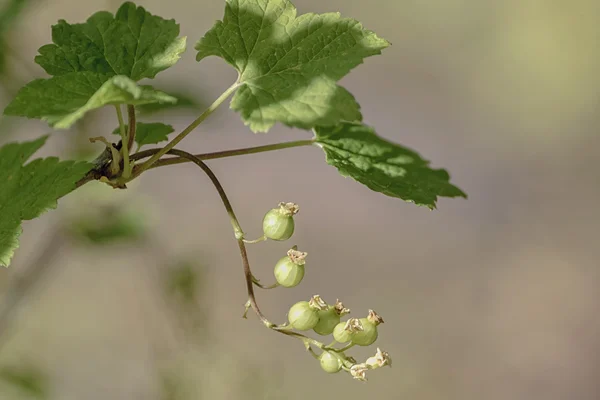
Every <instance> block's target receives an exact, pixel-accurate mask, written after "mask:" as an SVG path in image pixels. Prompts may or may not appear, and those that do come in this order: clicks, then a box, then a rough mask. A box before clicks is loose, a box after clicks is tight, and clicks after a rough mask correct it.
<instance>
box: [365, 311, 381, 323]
mask: <svg viewBox="0 0 600 400" xmlns="http://www.w3.org/2000/svg"><path fill="white" fill-rule="evenodd" d="M367 319H368V320H369V321H371V322H372V323H373V324H374V325H375V326H377V325H379V324H383V318H381V316H380V315H379V314H377V313H376V312H375V311H373V310H369V315H368V316H367Z"/></svg>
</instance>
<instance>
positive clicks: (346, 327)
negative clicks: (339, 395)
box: [246, 203, 392, 381]
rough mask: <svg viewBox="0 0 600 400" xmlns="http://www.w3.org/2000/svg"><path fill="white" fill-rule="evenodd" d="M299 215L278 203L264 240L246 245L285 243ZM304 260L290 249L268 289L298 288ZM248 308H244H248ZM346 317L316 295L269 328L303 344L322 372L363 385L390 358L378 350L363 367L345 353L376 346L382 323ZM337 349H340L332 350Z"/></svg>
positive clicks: (269, 215)
mask: <svg viewBox="0 0 600 400" xmlns="http://www.w3.org/2000/svg"><path fill="white" fill-rule="evenodd" d="M298 211H299V207H298V205H297V204H294V203H279V206H278V207H277V208H274V209H272V210H270V211H269V212H267V214H266V215H265V217H264V219H263V232H264V236H263V237H262V238H261V239H259V240H255V241H246V243H256V242H259V241H262V240H266V239H271V240H277V241H284V240H288V239H289V238H291V237H292V235H293V233H294V228H295V223H294V215H296V214H297V213H298ZM306 257H307V253H305V252H302V251H299V250H298V248H297V247H296V246H294V247H292V248H291V249H290V250H289V251H288V252H287V255H286V256H284V257H282V258H281V259H279V261H277V263H276V264H275V268H274V275H275V280H276V281H277V284H275V285H273V286H270V287H268V288H272V287H277V286H283V287H286V288H291V287H295V286H297V285H298V284H300V282H301V281H302V279H303V278H304V274H305V264H306ZM253 279H254V278H253ZM254 284H257V285H258V286H260V287H262V288H265V287H264V286H262V285H260V284H259V283H258V280H255V281H254ZM249 304H250V303H248V305H247V307H249V306H250V305H249ZM348 313H350V310H349V309H347V308H346V307H344V304H343V303H342V302H341V301H340V300H336V302H335V304H333V305H329V304H327V303H326V302H325V301H324V300H323V299H322V298H321V297H320V296H319V295H315V296H312V297H311V298H310V299H309V300H308V301H299V302H297V303H296V304H294V305H293V306H292V307H291V308H290V309H289V311H288V315H287V318H288V323H287V324H284V325H272V326H271V328H272V329H275V330H277V331H279V332H281V333H284V334H288V335H291V336H294V337H297V338H300V339H301V340H303V341H304V344H305V346H306V348H307V350H308V351H310V353H311V354H312V355H313V356H314V357H315V358H316V359H318V360H319V363H320V365H321V368H322V369H323V370H324V371H326V372H328V373H336V372H339V371H341V370H344V371H346V372H348V373H349V374H351V375H352V376H353V377H354V378H355V379H358V380H361V381H366V380H367V378H366V372H367V371H368V370H371V369H376V368H380V367H383V366H386V365H389V366H391V365H392V360H391V358H390V356H389V354H388V353H386V352H385V351H382V350H381V349H379V348H378V349H377V352H376V354H375V355H374V356H373V357H369V358H368V359H367V360H366V361H365V362H363V363H358V362H357V361H356V360H355V359H354V358H353V357H351V356H348V355H346V354H345V352H346V351H347V350H348V349H350V348H351V347H353V346H355V345H358V346H370V345H372V344H373V343H375V341H376V340H377V337H378V336H379V333H378V328H377V327H378V325H380V324H382V323H383V318H381V317H380V316H379V315H378V314H377V313H376V312H375V311H373V310H369V312H368V315H367V316H366V317H364V318H350V319H348V320H346V321H342V320H341V319H342V317H343V316H344V315H346V314H348ZM294 330H295V331H311V330H312V331H313V332H315V333H316V334H318V335H321V336H328V335H333V339H334V341H333V343H331V344H329V345H325V344H323V343H322V342H320V341H318V340H315V339H312V338H309V337H308V336H305V335H304V334H301V333H299V332H294ZM336 345H339V346H341V347H335V346H336ZM313 347H316V348H318V349H320V350H321V353H320V354H317V353H316V352H315V350H314V349H313Z"/></svg>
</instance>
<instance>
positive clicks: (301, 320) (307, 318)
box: [288, 301, 319, 331]
mask: <svg viewBox="0 0 600 400" xmlns="http://www.w3.org/2000/svg"><path fill="white" fill-rule="evenodd" d="M288 321H290V325H292V326H293V327H294V328H296V329H298V330H299V331H308V330H310V329H312V328H314V327H315V325H317V323H318V322H319V314H318V310H317V309H315V308H313V307H311V306H310V304H309V303H308V301H299V302H298V303H296V304H294V305H293V306H292V307H291V308H290V311H289V312H288Z"/></svg>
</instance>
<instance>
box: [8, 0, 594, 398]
mask: <svg viewBox="0 0 600 400" xmlns="http://www.w3.org/2000/svg"><path fill="white" fill-rule="evenodd" d="M138 4H140V5H143V6H145V7H146V8H147V9H148V10H149V11H151V12H152V13H154V14H158V15H161V16H163V17H172V18H175V19H176V20H177V21H178V22H179V23H180V24H181V27H182V34H183V35H187V36H188V40H189V45H188V51H187V53H186V54H185V55H184V57H183V59H182V60H181V61H180V62H179V63H178V64H177V65H175V67H173V68H171V69H170V70H168V71H166V72H163V73H161V74H160V75H159V78H158V79H157V80H156V82H155V83H153V84H155V86H158V87H161V88H165V89H167V88H170V87H180V88H185V89H187V90H188V92H190V93H196V94H197V96H198V97H199V98H202V99H206V101H212V99H213V98H216V97H217V96H218V95H219V94H220V93H221V92H222V91H223V90H224V89H225V88H227V87H228V86H229V84H230V83H231V82H232V81H233V80H234V79H235V76H236V75H235V72H234V71H233V69H232V68H230V67H229V66H227V65H226V64H225V63H224V62H223V61H222V60H219V59H215V58H212V59H207V60H205V61H203V62H202V63H200V64H198V63H196V62H195V60H194V54H195V53H194V51H193V49H192V47H193V44H194V43H195V41H196V40H198V39H199V38H200V37H201V36H202V35H203V33H204V32H205V31H206V30H208V29H209V28H210V27H211V26H212V24H213V22H214V21H215V20H217V19H220V18H221V16H222V13H223V8H224V2H223V1H220V0H219V1H185V0H170V1H159V0H147V1H146V0H141V1H139V2H138ZM295 4H296V6H297V7H298V9H299V12H300V13H305V12H327V11H340V12H341V13H342V14H343V15H344V16H351V17H354V18H357V19H359V20H361V21H362V22H363V23H364V25H365V26H366V27H367V28H369V29H372V30H374V31H376V32H377V33H378V34H379V35H380V36H382V37H385V38H386V39H388V40H390V41H391V42H392V43H393V46H392V47H391V48H389V49H387V50H386V51H385V52H384V55H383V56H379V57H374V58H371V59H368V60H367V61H366V63H365V64H364V65H361V66H360V67H358V68H357V69H356V70H355V71H353V72H352V73H351V74H350V75H349V76H348V77H346V78H344V79H343V81H342V84H343V85H344V86H345V87H347V88H348V89H349V90H350V91H351V92H352V93H353V94H354V95H355V96H356V97H357V99H358V100H359V102H360V103H361V105H362V109H363V112H364V118H365V120H366V121H367V122H368V123H370V124H372V125H374V126H375V127H376V128H377V130H378V132H379V133H380V134H381V135H382V136H385V137H387V138H389V139H391V140H394V141H396V142H400V143H402V144H404V145H406V146H409V147H412V148H414V149H416V150H418V151H419V152H420V153H421V154H422V155H423V156H424V157H425V158H428V159H430V160H432V162H433V165H434V166H436V167H444V168H447V169H448V170H449V171H450V173H451V175H452V178H453V181H454V183H456V184H457V185H458V186H460V187H461V188H463V189H464V190H465V191H466V192H467V193H468V194H469V199H468V200H466V201H465V200H460V199H457V200H450V199H442V200H441V201H440V202H439V209H438V210H437V211H434V212H430V211H428V210H426V209H425V208H418V207H415V206H414V205H412V204H407V203H403V202H401V201H400V200H398V199H393V198H387V197H385V196H383V195H380V194H377V193H372V192H370V191H369V190H368V189H366V188H365V187H363V186H361V185H359V184H356V183H355V182H353V181H351V180H349V179H342V178H341V177H340V176H338V174H337V172H336V171H335V170H334V169H333V168H331V167H328V166H327V165H326V164H325V163H324V162H323V155H322V154H321V152H320V151H319V150H318V149H316V148H299V149H291V150H284V151H280V152H274V153H266V154H263V155H254V156H244V157H238V158H232V159H226V160H215V161H213V162H211V163H210V165H211V166H212V167H213V168H214V170H215V172H216V173H217V174H218V176H219V177H221V180H222V182H223V184H224V186H225V188H226V189H227V191H228V193H229V195H230V197H231V199H232V202H233V204H234V207H235V208H236V211H237V213H238V216H239V218H240V220H241V223H242V225H243V227H244V229H245V230H246V231H247V233H248V234H249V236H259V234H260V221H261V219H262V216H263V214H264V213H265V212H266V211H267V210H268V209H269V208H271V207H272V206H274V205H275V204H276V203H277V202H279V201H282V200H285V201H291V200H293V201H295V202H297V203H299V204H300V206H301V211H300V213H299V214H298V216H297V233H296V235H295V237H294V238H293V242H294V243H296V244H298V246H299V247H300V248H301V249H303V250H305V251H308V252H309V263H308V266H307V275H306V278H305V280H304V282H303V283H302V285H300V286H299V287H297V288H294V289H288V290H283V289H279V290H275V291H269V292H259V294H258V296H259V297H258V300H259V302H260V303H261V304H262V306H263V308H264V311H265V313H266V314H267V315H268V316H270V317H271V318H272V319H273V320H276V321H283V320H284V318H285V313H286V311H287V309H288V307H289V306H290V305H291V304H293V303H294V302H296V301H298V300H301V299H307V298H308V297H309V296H310V295H313V294H316V293H318V294H320V295H322V296H323V297H324V298H325V299H326V300H328V301H334V300H335V299H336V298H337V297H339V298H341V299H343V300H344V302H345V303H346V305H347V306H348V307H350V308H351V309H352V311H353V314H355V315H357V316H360V315H362V314H364V313H366V311H367V310H368V309H369V308H373V309H375V310H377V312H378V313H380V314H381V315H382V316H383V317H384V318H385V324H384V325H382V326H381V327H380V338H379V340H378V345H379V346H380V347H382V348H383V349H385V350H387V351H388V352H390V353H391V355H392V357H393V359H394V366H393V368H391V369H382V370H377V371H373V372H372V373H370V375H369V376H370V382H369V383H368V384H361V383H358V382H353V381H352V380H351V379H350V378H349V377H348V376H347V375H345V374H339V375H335V376H328V375H327V374H325V373H324V372H323V371H321V369H320V368H319V366H318V364H317V363H316V362H315V360H314V359H312V358H311V357H310V356H309V355H308V354H306V353H305V352H304V350H303V347H302V345H301V343H299V342H296V341H294V340H292V339H290V338H287V337H284V336H283V335H278V334H276V333H274V332H270V331H268V330H266V329H265V328H264V327H263V326H262V325H261V324H260V323H258V322H257V321H256V318H254V317H253V316H251V317H250V318H249V319H248V320H244V319H242V318H240V316H241V314H242V312H243V304H244V302H245V300H246V298H245V289H244V282H243V275H242V271H241V264H240V260H239V254H238V252H237V248H236V243H235V241H234V240H233V238H232V233H231V227H230V225H229V224H228V221H227V217H226V214H225V212H224V211H223V210H222V206H221V204H220V200H219V198H218V196H217V195H216V193H215V192H214V190H213V189H212V187H211V186H210V183H209V182H208V180H207V179H206V178H205V177H204V176H203V175H202V174H201V173H200V172H199V171H198V170H197V168H195V167H193V166H189V165H182V166H175V167H170V168H164V169H160V170H156V171H152V172H150V173H148V174H147V175H145V176H144V177H143V178H142V179H140V180H139V182H137V183H136V184H133V185H132V187H131V189H130V190H129V191H128V192H129V193H123V192H117V191H112V190H108V189H107V190H108V192H109V193H108V195H112V196H113V198H115V199H117V200H118V201H122V202H125V201H128V199H131V198H134V199H137V200H136V201H140V202H142V203H143V207H144V209H147V210H148V211H147V216H148V218H149V221H150V223H151V224H152V227H153V230H152V233H151V236H152V240H153V241H154V242H153V244H151V245H134V246H126V245H124V246H110V247H102V248H95V247H93V246H78V245H75V244H73V243H71V244H69V243H68V244H66V245H65V246H63V247H61V250H60V252H59V254H58V258H57V259H56V261H55V262H54V263H53V265H52V270H51V271H48V274H47V275H45V276H44V278H43V279H42V281H41V282H39V283H38V284H37V286H36V287H35V290H33V291H32V293H31V294H30V295H29V296H27V297H26V299H25V301H24V302H22V304H21V306H20V307H18V309H17V310H15V314H14V315H13V319H12V323H11V324H10V328H9V329H8V330H7V331H5V332H4V333H3V336H2V339H1V347H0V367H2V366H9V367H10V366H16V367H22V366H23V365H25V366H27V365H29V366H34V367H35V368H37V369H39V370H40V371H42V373H43V374H44V376H45V379H46V385H47V387H48V392H49V393H50V397H49V398H51V399H60V400H84V399H85V400H88V399H89V400H96V399H98V400H100V399H102V400H106V399H115V400H131V399H144V400H145V399H161V400H162V399H165V400H166V399H204V398H211V399H292V400H293V399H307V398H314V399H330V398H346V399H365V398H371V396H372V397H373V398H375V397H377V398H381V399H388V398H389V399H396V398H398V399H414V400H438V399H439V400H442V399H443V400H448V399H457V400H458V399H460V400H481V399H486V400H495V399H498V400H500V399H502V400H506V399H513V400H517V399H518V400H521V399H522V400H531V399H544V400H564V399H580V400H584V399H590V400H591V399H598V398H599V396H600V387H599V385H598V374H599V373H600V336H599V334H600V323H599V319H598V304H599V301H600V295H599V294H598V293H599V291H598V287H599V286H600V279H599V278H600V277H599V276H598V267H599V266H600V262H599V259H600V250H599V248H600V246H599V245H600V242H599V239H598V232H599V227H600V211H598V196H600V169H599V166H598V160H599V154H600V135H599V134H598V129H599V128H600V119H599V113H598V106H599V101H598V100H599V98H600V97H599V93H600V79H599V78H598V71H600V52H599V50H598V43H599V42H598V40H599V38H600V28H599V27H598V16H600V3H598V2H597V1H594V0H573V1H569V2H567V1H554V2H552V1H542V0H505V1H477V0H450V1H433V2H432V1H429V2H424V1H413V0H406V1H391V0H370V1H359V0H344V1H342V0H330V1H314V0H296V1H295ZM118 5H119V3H118V2H106V1H95V0H89V1H75V0H53V1H43V0H38V1H37V2H35V3H34V4H33V5H32V6H31V7H29V8H28V9H27V10H26V12H25V15H24V16H23V19H22V20H21V21H20V22H19V24H18V25H17V26H16V27H14V28H13V29H12V30H11V45H12V47H13V49H16V50H17V55H18V57H22V58H23V59H25V60H32V59H33V57H34V56H35V54H36V51H37V49H38V47H40V46H41V45H43V44H46V43H48V42H50V25H51V24H53V23H55V22H56V21H57V20H58V19H59V18H64V19H66V20H67V21H69V22H80V21H83V20H84V19H85V18H87V17H88V16H89V15H90V14H91V13H92V12H94V11H97V10H101V9H110V10H111V11H114V10H116V8H117V7H118ZM13 61H14V60H13ZM14 65H15V66H17V65H18V64H14ZM30 66H31V69H32V70H31V71H27V70H26V69H23V68H21V67H18V66H17V67H15V68H13V70H14V71H13V72H14V73H15V76H16V77H18V78H19V79H23V80H25V81H27V80H29V79H32V78H33V77H34V75H33V74H37V76H43V71H42V70H41V68H39V67H37V66H36V65H34V64H30ZM6 97H7V96H6V93H3V94H2V96H0V101H1V102H2V104H1V105H2V106H4V105H5V104H6V102H7V101H8V99H7V98H6ZM156 118H158V116H157V117H156ZM168 118H169V122H170V123H172V124H173V125H174V126H175V127H176V129H177V130H180V129H182V128H183V127H185V126H186V125H187V123H188V122H189V121H190V120H191V119H192V118H194V113H191V112H184V111H179V112H176V113H170V114H168ZM91 119H92V122H91V123H92V124H93V125H92V126H93V127H94V129H99V130H101V132H99V134H104V133H105V132H108V130H109V129H110V130H112V129H113V128H114V125H115V120H114V116H113V114H112V113H110V112H99V113H96V114H94V116H92V118H91ZM10 122H12V123H11V124H10V125H9V127H7V128H5V129H4V128H3V131H2V136H0V140H1V141H3V142H4V141H5V138H8V137H10V139H11V140H13V139H15V138H20V139H25V138H32V137H36V136H39V135H41V134H44V133H46V132H48V128H47V126H45V125H44V124H42V123H39V122H36V121H26V122H21V121H19V123H17V121H10ZM68 137H70V136H69V135H68V134H67V133H64V132H56V133H54V134H53V136H52V138H51V141H50V145H49V146H48V147H47V148H46V149H44V151H43V154H58V153H59V152H60V151H61V150H62V149H64V148H65V146H66V143H67V139H66V138H68ZM308 137H310V134H309V133H307V132H302V131H299V130H291V129H287V128H283V127H281V126H277V127H276V128H275V129H273V130H272V131H271V132H269V133H268V134H265V135H262V134H261V135H255V134H252V133H251V132H250V131H248V129H246V128H245V127H244V126H243V124H242V122H241V121H240V119H239V117H238V116H237V115H236V114H235V113H234V112H232V111H230V110H228V109H227V107H222V109H220V110H219V111H218V112H217V113H215V114H214V115H213V116H211V118H210V119H209V120H208V121H207V123H206V124H204V125H202V126H201V127H200V128H199V129H197V131H195V132H194V133H193V134H192V135H190V137H189V138H187V139H186V140H185V141H184V142H183V143H182V147H183V148H185V149H187V150H189V151H193V152H208V151H212V150H221V149H228V148H235V147H242V146H255V145H260V144H266V143H273V142H278V141H284V140H293V139H298V138H308ZM6 140H8V139H6ZM94 185H95V184H91V185H89V186H90V187H87V188H86V190H87V191H89V192H90V193H91V194H90V195H93V194H94V193H96V192H94V189H97V190H99V191H101V192H105V190H104V191H103V190H102V188H99V187H92V186H94ZM96 186H99V185H96ZM75 203H76V201H74V200H72V201H71V202H69V200H68V199H65V200H61V203H60V205H59V210H58V211H53V212H51V213H48V214H46V215H45V216H44V217H43V218H41V219H40V220H37V221H34V222H27V223H26V224H25V232H24V234H23V236H22V244H21V248H20V250H19V251H18V253H17V255H16V257H15V260H14V263H13V265H12V266H11V268H10V269H9V270H6V271H0V286H1V287H2V288H4V289H7V290H8V289H9V288H10V287H11V284H13V283H14V282H15V281H16V278H18V276H19V275H20V274H24V272H23V271H24V270H25V268H26V267H27V266H28V265H29V264H31V263H32V261H33V260H35V258H36V255H38V253H39V250H40V248H42V247H43V246H44V245H45V243H47V241H48V239H49V238H48V236H49V235H48V234H47V233H48V232H52V231H51V229H52V226H54V224H56V223H58V222H60V220H61V219H62V218H64V215H65V213H68V212H69V210H70V207H75V206H76V205H75ZM288 247H289V243H271V242H269V243H266V244H265V243H263V244H259V245H254V246H251V247H250V254H251V262H252V263H253V266H254V269H255V273H256V274H257V275H258V276H259V277H263V279H264V280H265V281H270V280H271V279H272V278H271V274H272V272H271V271H272V265H273V264H274V262H275V261H276V260H277V259H278V258H279V257H281V255H282V253H283V252H284V251H285V250H287V248H288ZM179 257H184V258H185V257H189V258H192V259H194V260H196V261H197V262H198V264H199V265H201V267H202V268H201V269H202V273H201V275H202V281H203V282H202V296H201V297H200V300H199V301H201V302H202V306H201V307H199V310H202V311H198V312H202V313H203V314H202V318H201V319H200V321H198V324H199V325H197V326H196V328H195V330H194V331H193V332H194V333H193V334H192V335H190V334H189V333H187V334H186V333H182V332H184V331H185V329H183V328H182V326H183V325H185V323H186V321H187V322H189V320H190V319H192V316H191V315H182V316H179V317H176V315H178V314H181V310H177V307H175V308H173V307H171V306H170V305H169V304H168V302H167V301H166V300H165V299H164V294H163V293H162V289H161V286H160V285H161V281H160V276H161V268H162V267H163V266H164V265H165V260H166V259H168V258H173V259H176V258H179ZM193 313H194V311H192V314H193ZM369 353H371V349H369V350H365V349H358V350H357V351H355V352H354V354H356V355H357V356H359V357H365V356H367V355H368V354H369ZM165 371H166V372H165ZM165 374H166V375H167V376H170V377H171V378H170V380H169V382H171V384H172V386H174V387H176V388H177V390H178V391H179V392H180V393H179V394H167V391H166V390H165V388H164V386H165V385H164V382H165V379H164V376H165ZM5 386H6V391H5V392H4V393H5V394H2V393H0V398H2V399H13V398H15V399H19V398H21V397H18V396H19V395H18V394H17V392H15V391H14V388H12V389H11V388H10V387H9V386H10V385H5ZM167 386H168V385H167ZM2 387H3V386H0V388H2ZM11 390H12V391H11ZM9 393H11V394H9ZM169 396H171V397H169ZM177 396H179V397H177Z"/></svg>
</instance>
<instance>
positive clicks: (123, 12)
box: [35, 2, 186, 81]
mask: <svg viewBox="0 0 600 400" xmlns="http://www.w3.org/2000/svg"><path fill="white" fill-rule="evenodd" d="M178 36H179V24H177V23H176V22H175V21H174V20H165V19H163V18H161V17H158V16H155V15H152V14H150V13H149V12H147V11H146V10H145V9H144V8H143V7H136V5H135V4H133V3H131V2H126V3H124V4H123V5H122V6H121V7H120V8H119V10H118V11H117V13H116V15H114V16H113V15H112V14H111V13H109V12H106V11H101V12H98V13H95V14H94V15H92V16H91V17H90V18H89V19H88V20H87V21H86V22H85V23H82V24H69V23H68V22H66V21H64V20H60V21H59V22H58V24H57V25H54V26H53V27H52V41H53V42H54V44H48V45H45V46H42V47H41V48H40V49H39V55H38V56H37V57H36V58H35V62H36V63H38V64H39V65H40V66H41V67H42V68H44V69H45V70H46V72H48V73H49V74H50V75H64V74H69V73H72V72H80V71H90V72H97V73H101V74H107V75H109V76H114V75H125V76H127V77H129V78H131V79H133V80H134V81H139V80H140V79H143V78H154V77H155V76H156V74H157V73H159V72H160V71H163V70H165V69H167V68H169V67H171V66H172V65H174V64H175V63H176V62H177V61H178V60H179V58H180V56H181V54H182V53H183V52H184V51H185V46H186V38H185V37H178Z"/></svg>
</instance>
